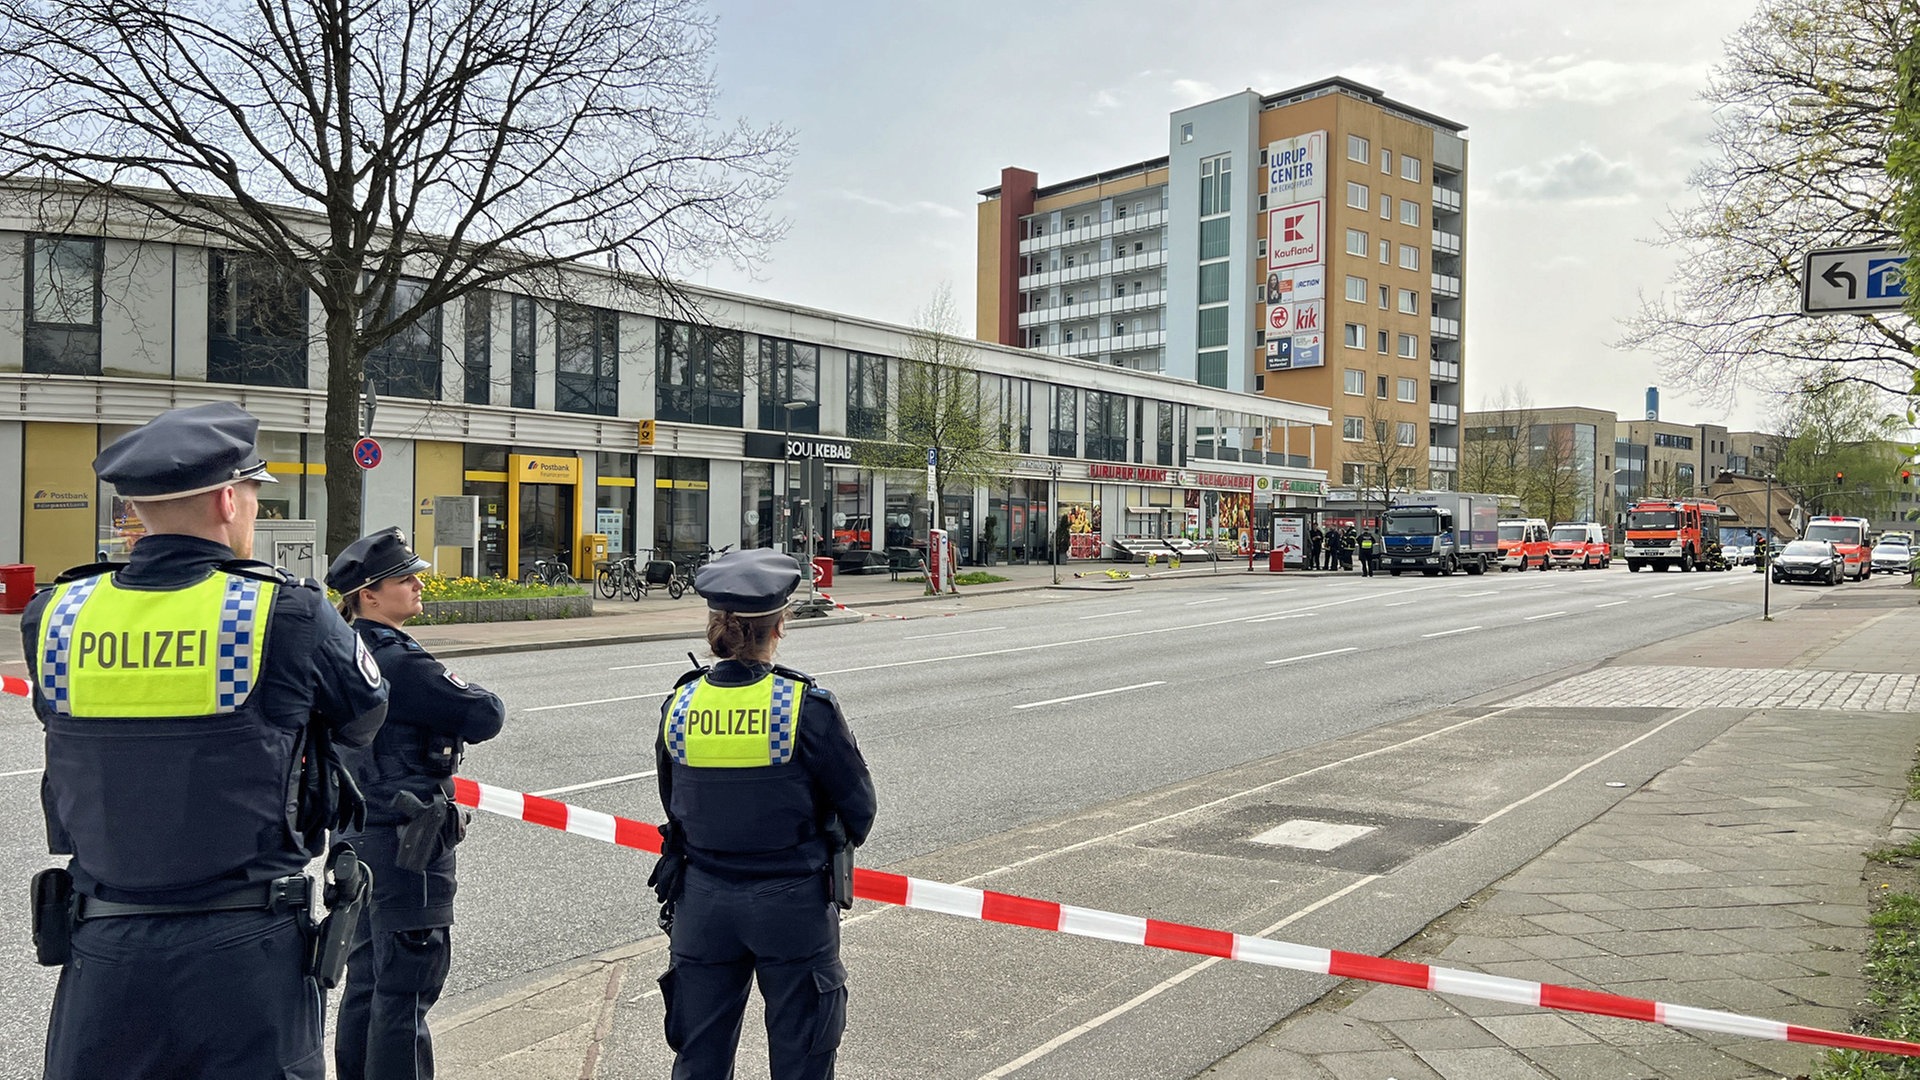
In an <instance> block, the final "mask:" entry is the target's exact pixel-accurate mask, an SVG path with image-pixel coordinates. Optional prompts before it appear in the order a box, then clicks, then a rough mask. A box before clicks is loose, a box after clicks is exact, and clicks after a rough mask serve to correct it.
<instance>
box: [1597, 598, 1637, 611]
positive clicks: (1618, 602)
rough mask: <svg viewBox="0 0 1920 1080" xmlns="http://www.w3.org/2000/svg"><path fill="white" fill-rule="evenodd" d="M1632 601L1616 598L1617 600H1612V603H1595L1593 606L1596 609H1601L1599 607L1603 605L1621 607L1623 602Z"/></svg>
mask: <svg viewBox="0 0 1920 1080" xmlns="http://www.w3.org/2000/svg"><path fill="white" fill-rule="evenodd" d="M1631 602H1632V601H1629V600H1615V601H1613V602H1612V603H1610V604H1595V605H1593V606H1594V608H1595V609H1599V608H1603V607H1619V606H1620V605H1621V604H1627V603H1631Z"/></svg>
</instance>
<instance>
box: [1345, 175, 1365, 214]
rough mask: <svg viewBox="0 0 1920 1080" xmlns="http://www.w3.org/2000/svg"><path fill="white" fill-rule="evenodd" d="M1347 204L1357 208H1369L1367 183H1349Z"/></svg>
mask: <svg viewBox="0 0 1920 1080" xmlns="http://www.w3.org/2000/svg"><path fill="white" fill-rule="evenodd" d="M1347 205H1348V206H1351V207H1353V208H1355V209H1357V210H1365V209H1366V208H1367V185H1365V184H1355V183H1351V182H1349V183H1348V184H1347Z"/></svg>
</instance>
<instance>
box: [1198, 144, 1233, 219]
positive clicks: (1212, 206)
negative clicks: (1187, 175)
mask: <svg viewBox="0 0 1920 1080" xmlns="http://www.w3.org/2000/svg"><path fill="white" fill-rule="evenodd" d="M1232 211H1233V156H1232V155H1231V154H1221V155H1219V156H1218V157H1210V158H1206V159H1204V160H1203V161H1201V162H1200V216H1201V217H1210V216H1212V215H1214V214H1226V213H1231V212H1232Z"/></svg>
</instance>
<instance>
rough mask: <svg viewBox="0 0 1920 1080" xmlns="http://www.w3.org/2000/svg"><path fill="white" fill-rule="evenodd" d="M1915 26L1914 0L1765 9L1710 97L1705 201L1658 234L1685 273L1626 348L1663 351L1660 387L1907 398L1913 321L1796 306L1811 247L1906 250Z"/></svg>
mask: <svg viewBox="0 0 1920 1080" xmlns="http://www.w3.org/2000/svg"><path fill="white" fill-rule="evenodd" d="M1917 31H1920V5H1916V4H1915V3H1914V2H1913V0H1762V2H1761V4H1760V6H1759V10H1758V11H1757V12H1756V13H1755V14H1754V16H1753V18H1752V19H1750V20H1749V21H1748V22H1747V23H1746V24H1745V25H1744V26H1743V27H1742V28H1741V29H1740V30H1739V31H1737V32H1736V33H1735V34H1734V35H1733V36H1732V37H1731V38H1729V40H1728V41H1727V43H1726V52H1725V59H1724V60H1723V61H1722V63H1721V64H1720V66H1719V67H1718V68H1717V69H1716V70H1715V72H1714V74H1713V76H1712V78H1711V80H1710V82H1709V83H1708V86H1707V88H1706V91H1705V93H1704V94H1703V97H1704V98H1705V100H1706V101H1707V102H1708V103H1709V104H1710V105H1712V106H1713V110H1714V112H1713V115H1714V124H1715V129H1714V133H1713V135H1712V136H1711V139H1710V143H1711V146H1712V151H1713V152H1712V156H1711V157H1710V158H1709V159H1708V160H1707V161H1706V162H1705V163H1703V164H1702V165H1701V166H1700V167H1699V168H1697V169H1696V170H1695V171H1694V173H1693V175H1692V177H1691V178H1690V184H1691V186H1692V187H1693V189H1694V191H1695V192H1696V193H1697V194H1698V196H1699V200H1698V202H1697V204H1695V205H1693V206H1691V207H1689V208H1686V209H1682V210H1679V211H1676V212H1675V214H1674V216H1673V219H1672V221H1671V222H1670V223H1669V224H1668V226H1667V227H1666V229H1665V231H1664V234H1663V236H1662V237H1661V240H1662V242H1664V243H1665V244H1667V245H1669V246H1671V247H1674V248H1676V249H1677V250H1678V251H1679V252H1680V253H1681V256H1682V257H1681V259H1680V262H1681V265H1683V266H1684V267H1685V268H1686V269H1685V272H1684V275H1683V276H1682V277H1681V278H1679V279H1677V280H1676V283H1675V286H1674V289H1673V292H1672V293H1671V294H1670V295H1662V296H1659V297H1655V298H1652V299H1648V300H1646V301H1645V302H1644V303H1643V306H1642V310H1641V311H1640V313H1639V314H1638V315H1637V316H1636V317H1635V318H1634V319H1632V320H1630V321H1629V323H1628V326H1627V333H1626V334H1625V336H1624V337H1623V339H1622V340H1621V342H1620V344H1621V345H1622V346H1623V347H1628V348H1646V349H1650V350H1653V351H1654V352H1656V353H1658V354H1659V356H1660V357H1661V361H1662V363H1661V370H1662V375H1663V377H1665V378H1667V379H1669V380H1672V381H1674V382H1677V383H1680V384H1683V385H1687V386H1689V387H1691V388H1692V389H1693V390H1694V391H1695V392H1696V393H1699V394H1700V395H1702V396H1703V397H1705V398H1707V399H1708V400H1720V401H1726V400H1728V399H1730V398H1731V396H1732V395H1733V393H1734V391H1735V390H1736V389H1743V390H1750V389H1753V388H1756V387H1757V388H1764V389H1769V390H1773V391H1776V392H1786V393H1792V392H1797V391H1798V390H1799V389H1800V388H1801V387H1802V385H1803V383H1804V385H1806V386H1809V387H1812V388H1816V389H1817V388H1820V387H1825V386H1830V385H1834V384H1836V383H1841V382H1855V383H1860V384H1864V385H1868V386H1873V387H1878V388H1880V389H1881V390H1884V391H1888V392H1891V393H1906V392H1907V391H1908V390H1909V389H1910V387H1911V386H1912V385H1913V377H1914V375H1915V373H1916V372H1920V363H1917V362H1916V358H1915V356H1914V344H1915V339H1914V333H1913V324H1912V322H1911V320H1909V319H1907V318H1905V317H1901V316H1895V317H1891V318H1888V317H1881V316H1873V315H1828V316H1819V317H1808V316H1803V315H1801V314H1800V312H1799V307H1800V266H1801V257H1802V256H1803V255H1804V254H1805V253H1806V252H1808V251H1811V250H1813V249H1816V248H1824V247H1836V246H1841V245H1847V244H1888V243H1896V242H1898V240H1899V223H1898V222H1897V221H1896V218H1895V216H1894V215H1892V214H1889V213H1888V207H1889V206H1890V205H1892V203H1893V201H1894V194H1895V182H1894V180H1893V179H1892V178H1891V177H1890V176H1889V173H1888V169H1887V164H1888V158H1889V153H1890V151H1891V150H1893V149H1894V145H1895V136H1894V128H1895V123H1896V122H1895V116H1896V113H1895V109H1894V108H1893V106H1894V104H1895V101H1896V98H1897V96H1898V95H1897V81H1898V76H1897V75H1896V58H1897V57H1898V56H1900V55H1901V54H1902V52H1903V51H1904V52H1906V53H1908V54H1911V51H1912V43H1913V40H1914V36H1915V33H1916V32H1917ZM1903 160H1906V161H1908V162H1910V161H1911V159H1910V158H1908V159H1903Z"/></svg>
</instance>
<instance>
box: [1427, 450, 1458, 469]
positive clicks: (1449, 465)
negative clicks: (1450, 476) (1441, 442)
mask: <svg viewBox="0 0 1920 1080" xmlns="http://www.w3.org/2000/svg"><path fill="white" fill-rule="evenodd" d="M1427 467H1428V468H1431V469H1456V468H1459V467H1460V451H1459V450H1458V449H1456V448H1454V447H1451V446H1429V447H1427Z"/></svg>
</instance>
